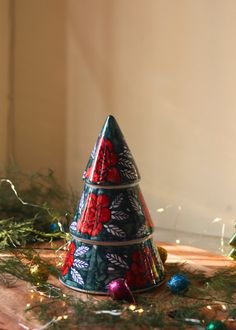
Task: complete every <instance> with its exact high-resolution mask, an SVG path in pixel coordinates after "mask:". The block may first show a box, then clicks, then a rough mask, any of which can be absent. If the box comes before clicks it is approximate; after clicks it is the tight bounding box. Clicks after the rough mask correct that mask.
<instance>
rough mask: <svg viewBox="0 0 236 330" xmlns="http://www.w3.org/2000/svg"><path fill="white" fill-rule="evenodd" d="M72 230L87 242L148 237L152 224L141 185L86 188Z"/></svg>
mask: <svg viewBox="0 0 236 330" xmlns="http://www.w3.org/2000/svg"><path fill="white" fill-rule="evenodd" d="M70 231H71V234H72V235H74V236H77V237H81V238H84V239H90V240H95V241H124V240H133V239H137V238H142V237H146V236H149V235H150V234H151V233H152V232H153V223H152V220H151V217H150V214H149V211H148V208H147V206H146V203H145V201H144V198H143V195H142V193H141V190H140V188H139V186H138V185H137V186H135V187H130V188H126V189H103V188H101V189H100V188H95V187H91V186H88V185H85V187H84V191H83V194H82V197H81V199H80V203H79V205H78V207H77V209H76V212H75V216H74V219H73V222H72V223H71V226H70Z"/></svg>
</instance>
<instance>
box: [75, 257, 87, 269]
mask: <svg viewBox="0 0 236 330" xmlns="http://www.w3.org/2000/svg"><path fill="white" fill-rule="evenodd" d="M73 266H74V267H76V268H79V269H85V268H88V263H87V262H86V261H83V260H80V259H75V261H74V263H73Z"/></svg>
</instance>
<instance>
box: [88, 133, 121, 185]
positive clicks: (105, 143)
mask: <svg viewBox="0 0 236 330" xmlns="http://www.w3.org/2000/svg"><path fill="white" fill-rule="evenodd" d="M97 150H98V155H97V157H95V159H94V162H93V163H92V165H91V166H90V167H89V168H88V169H87V171H86V172H85V174H84V178H85V179H86V178H89V179H90V180H91V181H92V182H96V183H102V182H110V183H119V182H120V180H121V176H120V171H119V170H118V168H117V166H116V165H117V163H118V156H117V154H116V152H115V151H114V148H113V145H112V143H111V141H110V140H109V139H106V138H104V137H103V138H101V140H100V141H99V143H98V149H97Z"/></svg>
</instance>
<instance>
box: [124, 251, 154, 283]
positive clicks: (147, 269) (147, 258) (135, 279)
mask: <svg viewBox="0 0 236 330" xmlns="http://www.w3.org/2000/svg"><path fill="white" fill-rule="evenodd" d="M125 279H126V281H127V284H128V285H129V286H130V287H131V288H136V289H142V288H145V287H147V286H148V285H149V284H150V283H152V282H153V279H155V265H154V263H153V257H152V254H151V251H150V249H149V248H147V247H146V248H144V249H143V250H140V251H136V252H134V253H133V255H132V264H131V267H130V269H129V270H128V272H127V273H126V274H125Z"/></svg>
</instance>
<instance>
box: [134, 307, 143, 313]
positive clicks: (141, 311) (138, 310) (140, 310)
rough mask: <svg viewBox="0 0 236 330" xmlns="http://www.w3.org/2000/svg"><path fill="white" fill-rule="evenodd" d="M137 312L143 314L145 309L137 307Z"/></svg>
mask: <svg viewBox="0 0 236 330" xmlns="http://www.w3.org/2000/svg"><path fill="white" fill-rule="evenodd" d="M135 312H137V313H139V314H142V313H143V312H144V310H143V309H142V308H139V309H137V310H136V311H135Z"/></svg>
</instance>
